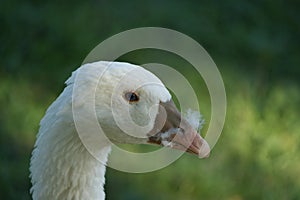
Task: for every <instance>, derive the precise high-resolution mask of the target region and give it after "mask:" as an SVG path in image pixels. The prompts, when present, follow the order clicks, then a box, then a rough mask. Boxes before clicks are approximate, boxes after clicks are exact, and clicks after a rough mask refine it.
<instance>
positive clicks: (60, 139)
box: [30, 61, 210, 200]
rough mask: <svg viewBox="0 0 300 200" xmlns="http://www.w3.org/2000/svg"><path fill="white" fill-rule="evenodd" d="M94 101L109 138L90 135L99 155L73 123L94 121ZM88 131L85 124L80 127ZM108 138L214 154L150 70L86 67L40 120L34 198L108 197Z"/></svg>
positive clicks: (97, 64) (117, 65)
mask: <svg viewBox="0 0 300 200" xmlns="http://www.w3.org/2000/svg"><path fill="white" fill-rule="evenodd" d="M75 90H76V91H79V92H76V93H75ZM91 97H93V98H91ZM91 104H94V109H95V115H96V119H97V121H98V123H99V124H100V126H101V127H102V129H103V132H105V137H106V138H104V137H103V138H102V139H101V137H100V140H93V136H90V137H91V138H92V139H91V138H90V139H91V140H90V141H92V146H93V147H94V149H95V152H96V153H95V154H97V158H95V156H93V155H92V153H91V152H90V151H89V150H88V149H87V148H86V145H84V144H83V142H82V138H81V137H80V134H79V131H78V129H77V127H76V124H78V123H79V124H80V123H86V122H87V123H88V122H89V117H88V115H89V114H87V113H88V112H87V110H88V109H89V108H88V107H89V106H90V105H91ZM74 110H76V115H77V118H76V120H75V115H74ZM113 110H114V111H113ZM128 113H129V114H128ZM133 124H135V125H133ZM120 127H121V128H120ZM139 127H142V128H139ZM89 131H90V127H89V126H86V128H85V129H84V131H83V132H84V134H85V135H89ZM81 132H82V130H81ZM91 132H92V130H91ZM93 141H97V142H94V143H93ZM110 141H111V142H116V143H127V144H152V145H160V146H167V148H169V147H170V148H171V149H176V150H181V151H184V152H189V153H192V154H195V155H198V156H199V157H208V155H209V153H210V147H209V145H208V143H207V142H206V141H205V140H204V139H203V138H202V137H201V136H200V134H198V133H197V131H196V130H195V129H194V128H193V127H192V126H191V124H190V123H189V122H188V121H187V120H185V119H184V118H183V117H181V113H180V112H179V111H178V109H177V108H176V106H175V104H174V102H173V101H172V97H171V94H170V93H169V91H168V90H167V88H166V87H165V86H164V84H163V83H162V82H161V80H160V79H159V78H157V77H156V76H155V75H154V74H152V73H151V72H150V71H148V70H146V69H144V68H143V67H141V66H138V65H134V64H130V63H125V62H110V61H97V62H92V63H87V64H83V65H82V66H81V67H79V68H78V69H77V70H75V71H74V72H73V73H72V75H71V77H70V78H69V79H68V80H67V81H66V87H65V89H64V90H63V92H62V93H61V94H60V95H59V96H58V97H57V99H56V100H55V101H54V102H53V103H52V104H51V105H50V106H49V108H48V109H47V111H46V114H45V116H44V117H43V118H42V120H41V122H40V128H39V131H38V134H37V139H36V142H35V146H34V149H33V152H32V157H31V160H30V178H31V183H32V188H31V189H30V192H31V195H32V198H33V200H47V199H51V200H53V199H54V200H55V199H75V200H77V199H95V200H96V199H100V200H101V199H105V192H104V183H105V170H106V163H107V160H108V156H109V154H110V151H111V144H112V143H111V142H110ZM95 143H96V144H95ZM176 150H175V151H176Z"/></svg>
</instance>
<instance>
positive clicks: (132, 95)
mask: <svg viewBox="0 0 300 200" xmlns="http://www.w3.org/2000/svg"><path fill="white" fill-rule="evenodd" d="M125 99H126V100H127V101H129V102H137V101H139V99H140V98H139V96H138V94H137V93H135V92H126V93H125Z"/></svg>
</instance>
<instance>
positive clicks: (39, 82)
mask: <svg viewBox="0 0 300 200" xmlns="http://www.w3.org/2000/svg"><path fill="white" fill-rule="evenodd" d="M0 8H1V12H0V27H1V31H0V55H1V59H0V111H1V113H0V156H1V159H0V199H30V194H29V188H30V181H29V178H28V176H29V170H28V167H29V159H30V153H31V151H32V148H33V145H34V141H35V136H36V133H37V131H38V124H39V121H40V119H41V118H42V116H43V115H44V112H45V110H46V108H47V107H48V106H49V105H50V104H51V102H52V101H53V100H54V99H55V98H56V96H57V95H58V94H59V93H60V92H61V91H62V89H63V87H64V85H63V83H64V81H65V80H66V79H67V78H68V77H69V76H70V74H71V72H72V71H73V70H75V69H76V68H77V67H79V66H80V64H81V62H82V60H83V59H84V58H85V56H86V55H87V53H89V51H90V50H91V49H92V48H94V47H95V46H96V45H97V44H98V43H99V42H101V41H103V40H104V39H106V38H108V37H110V36H112V35H114V34H117V33H119V32H121V31H124V30H127V29H131V28H137V27H143V26H159V27H165V28H171V29H175V30H177V31H180V32H182V33H185V34H187V35H189V36H190V37H192V38H194V39H195V40H197V41H198V42H199V43H200V44H201V45H203V47H204V48H205V49H206V50H207V51H208V52H209V54H210V55H211V56H212V58H213V59H214V61H215V62H216V64H217V66H218V67H219V70H220V72H221V74H222V76H223V79H224V83H225V86H226V92H227V98H228V107H227V118H226V124H225V128H224V131H223V134H222V135H221V138H220V140H219V141H218V143H217V145H216V146H215V148H214V149H213V152H212V155H211V157H210V158H208V159H206V160H199V159H197V158H196V157H194V156H190V155H184V156H183V157H181V158H180V159H179V160H177V161H176V162H175V163H173V164H172V165H170V166H168V167H166V168H164V169H162V170H159V171H155V172H151V173H147V174H127V173H122V172H118V171H116V170H113V169H108V171H107V176H106V177H107V184H106V186H105V187H106V193H107V199H130V200H132V199H149V200H150V199H228V200H242V199H300V157H299V153H300V131H299V130H300V123H299V119H300V112H299V110H300V109H299V107H300V86H299V83H300V79H299V77H300V55H299V53H300V48H299V44H300V26H299V22H300V14H299V13H300V12H299V8H300V1H296V0H295V1H293V0H289V1H283V0H282V1H276V0H275V1H271V0H262V1H233V0H229V1H215V0H212V1H158V0H152V1H144V2H141V1H136V0H134V1H121V0H118V1H113V2H112V1H108V0H107V1H97V0H88V1H79V0H74V1H71V2H64V1H37V0H32V1H17V0H2V1H1V2H0ZM146 54H147V55H148V56H149V53H146ZM150 54H151V53H150ZM153 55H155V52H154V53H153ZM156 55H157V52H156ZM145 57H147V56H145ZM156 57H158V58H160V59H161V61H162V62H163V61H164V60H165V59H164V57H163V54H162V55H160V56H156ZM135 58H136V60H135ZM141 58H143V54H142V55H139V56H131V57H130V58H127V59H129V60H130V61H132V62H135V63H139V59H141ZM150 58H152V57H151V55H150ZM154 58H155V56H154ZM145 60H147V59H145ZM166 60H168V59H166ZM150 61H151V62H153V61H157V60H151V59H150ZM171 63H172V62H171ZM173 63H177V62H173ZM167 64H170V63H167ZM187 74H188V72H187ZM190 78H191V79H194V78H193V77H192V76H191V77H190ZM195 80H196V78H195ZM196 85H197V84H196ZM199 87H200V86H199ZM199 90H200V89H199ZM205 95H207V93H205V94H204V95H203V96H204V98H203V99H204V102H205V103H204V104H203V105H204V107H206V108H204V109H203V112H204V113H203V114H204V117H205V118H209V117H210V114H209V110H210V103H209V100H208V99H209V98H208V97H205ZM205 99H206V100H205ZM205 105H207V106H205ZM201 109H202V108H201ZM207 125H208V123H207V124H206V125H205V127H204V130H206V129H207V127H206V126H207Z"/></svg>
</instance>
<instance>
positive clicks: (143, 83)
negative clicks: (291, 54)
mask: <svg viewBox="0 0 300 200" xmlns="http://www.w3.org/2000/svg"><path fill="white" fill-rule="evenodd" d="M81 70H82V72H84V73H90V75H91V76H90V77H93V76H94V77H95V78H94V79H93V78H92V79H86V78H85V82H84V84H83V85H88V84H87V83H86V82H89V81H90V80H92V82H93V83H94V84H95V83H96V84H97V86H96V89H95V90H94V93H95V95H94V97H95V110H96V115H97V119H98V122H99V124H100V126H101V128H102V130H103V132H104V134H105V136H106V137H107V138H108V139H109V140H110V141H112V142H114V143H138V144H156V145H161V146H168V147H171V148H174V149H178V150H182V151H186V152H189V153H192V154H196V155H198V156H199V157H207V156H208V155H209V152H210V148H209V145H208V143H207V142H206V141H205V140H204V139H203V138H202V137H201V136H200V134H198V133H197V131H196V130H195V128H194V127H192V126H191V124H190V123H189V122H188V121H187V120H186V119H184V118H183V117H182V115H181V113H180V112H179V111H178V109H177V108H176V105H175V104H174V102H173V101H172V97H171V94H170V93H169V91H168V90H167V88H166V87H165V85H164V84H163V83H162V82H161V80H160V79H159V78H158V77H156V76H155V75H154V74H152V73H151V72H149V71H147V70H145V69H144V68H142V67H139V66H137V65H133V64H129V63H123V62H122V63H120V62H103V61H101V62H97V63H92V64H86V65H84V66H83V67H81ZM97 70H98V73H95V72H96V71H97ZM83 77H86V76H83Z"/></svg>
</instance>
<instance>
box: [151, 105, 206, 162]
mask: <svg viewBox="0 0 300 200" xmlns="http://www.w3.org/2000/svg"><path fill="white" fill-rule="evenodd" d="M148 143H153V144H158V145H162V146H168V147H171V148H174V149H178V150H181V151H186V152H189V153H192V154H195V155H197V156H199V157H200V158H206V157H208V156H209V153H210V147H209V144H208V143H207V142H206V141H205V140H204V139H203V138H202V137H201V136H200V134H198V133H197V131H196V130H195V129H194V128H193V127H192V126H191V125H190V124H189V123H188V122H187V121H186V120H185V119H184V118H183V117H182V116H181V113H180V112H179V111H178V110H177V108H176V106H175V104H174V102H173V101H168V102H165V103H163V102H161V103H160V106H159V112H158V114H157V116H156V119H155V125H154V128H153V129H152V130H151V131H150V133H149V134H148Z"/></svg>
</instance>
